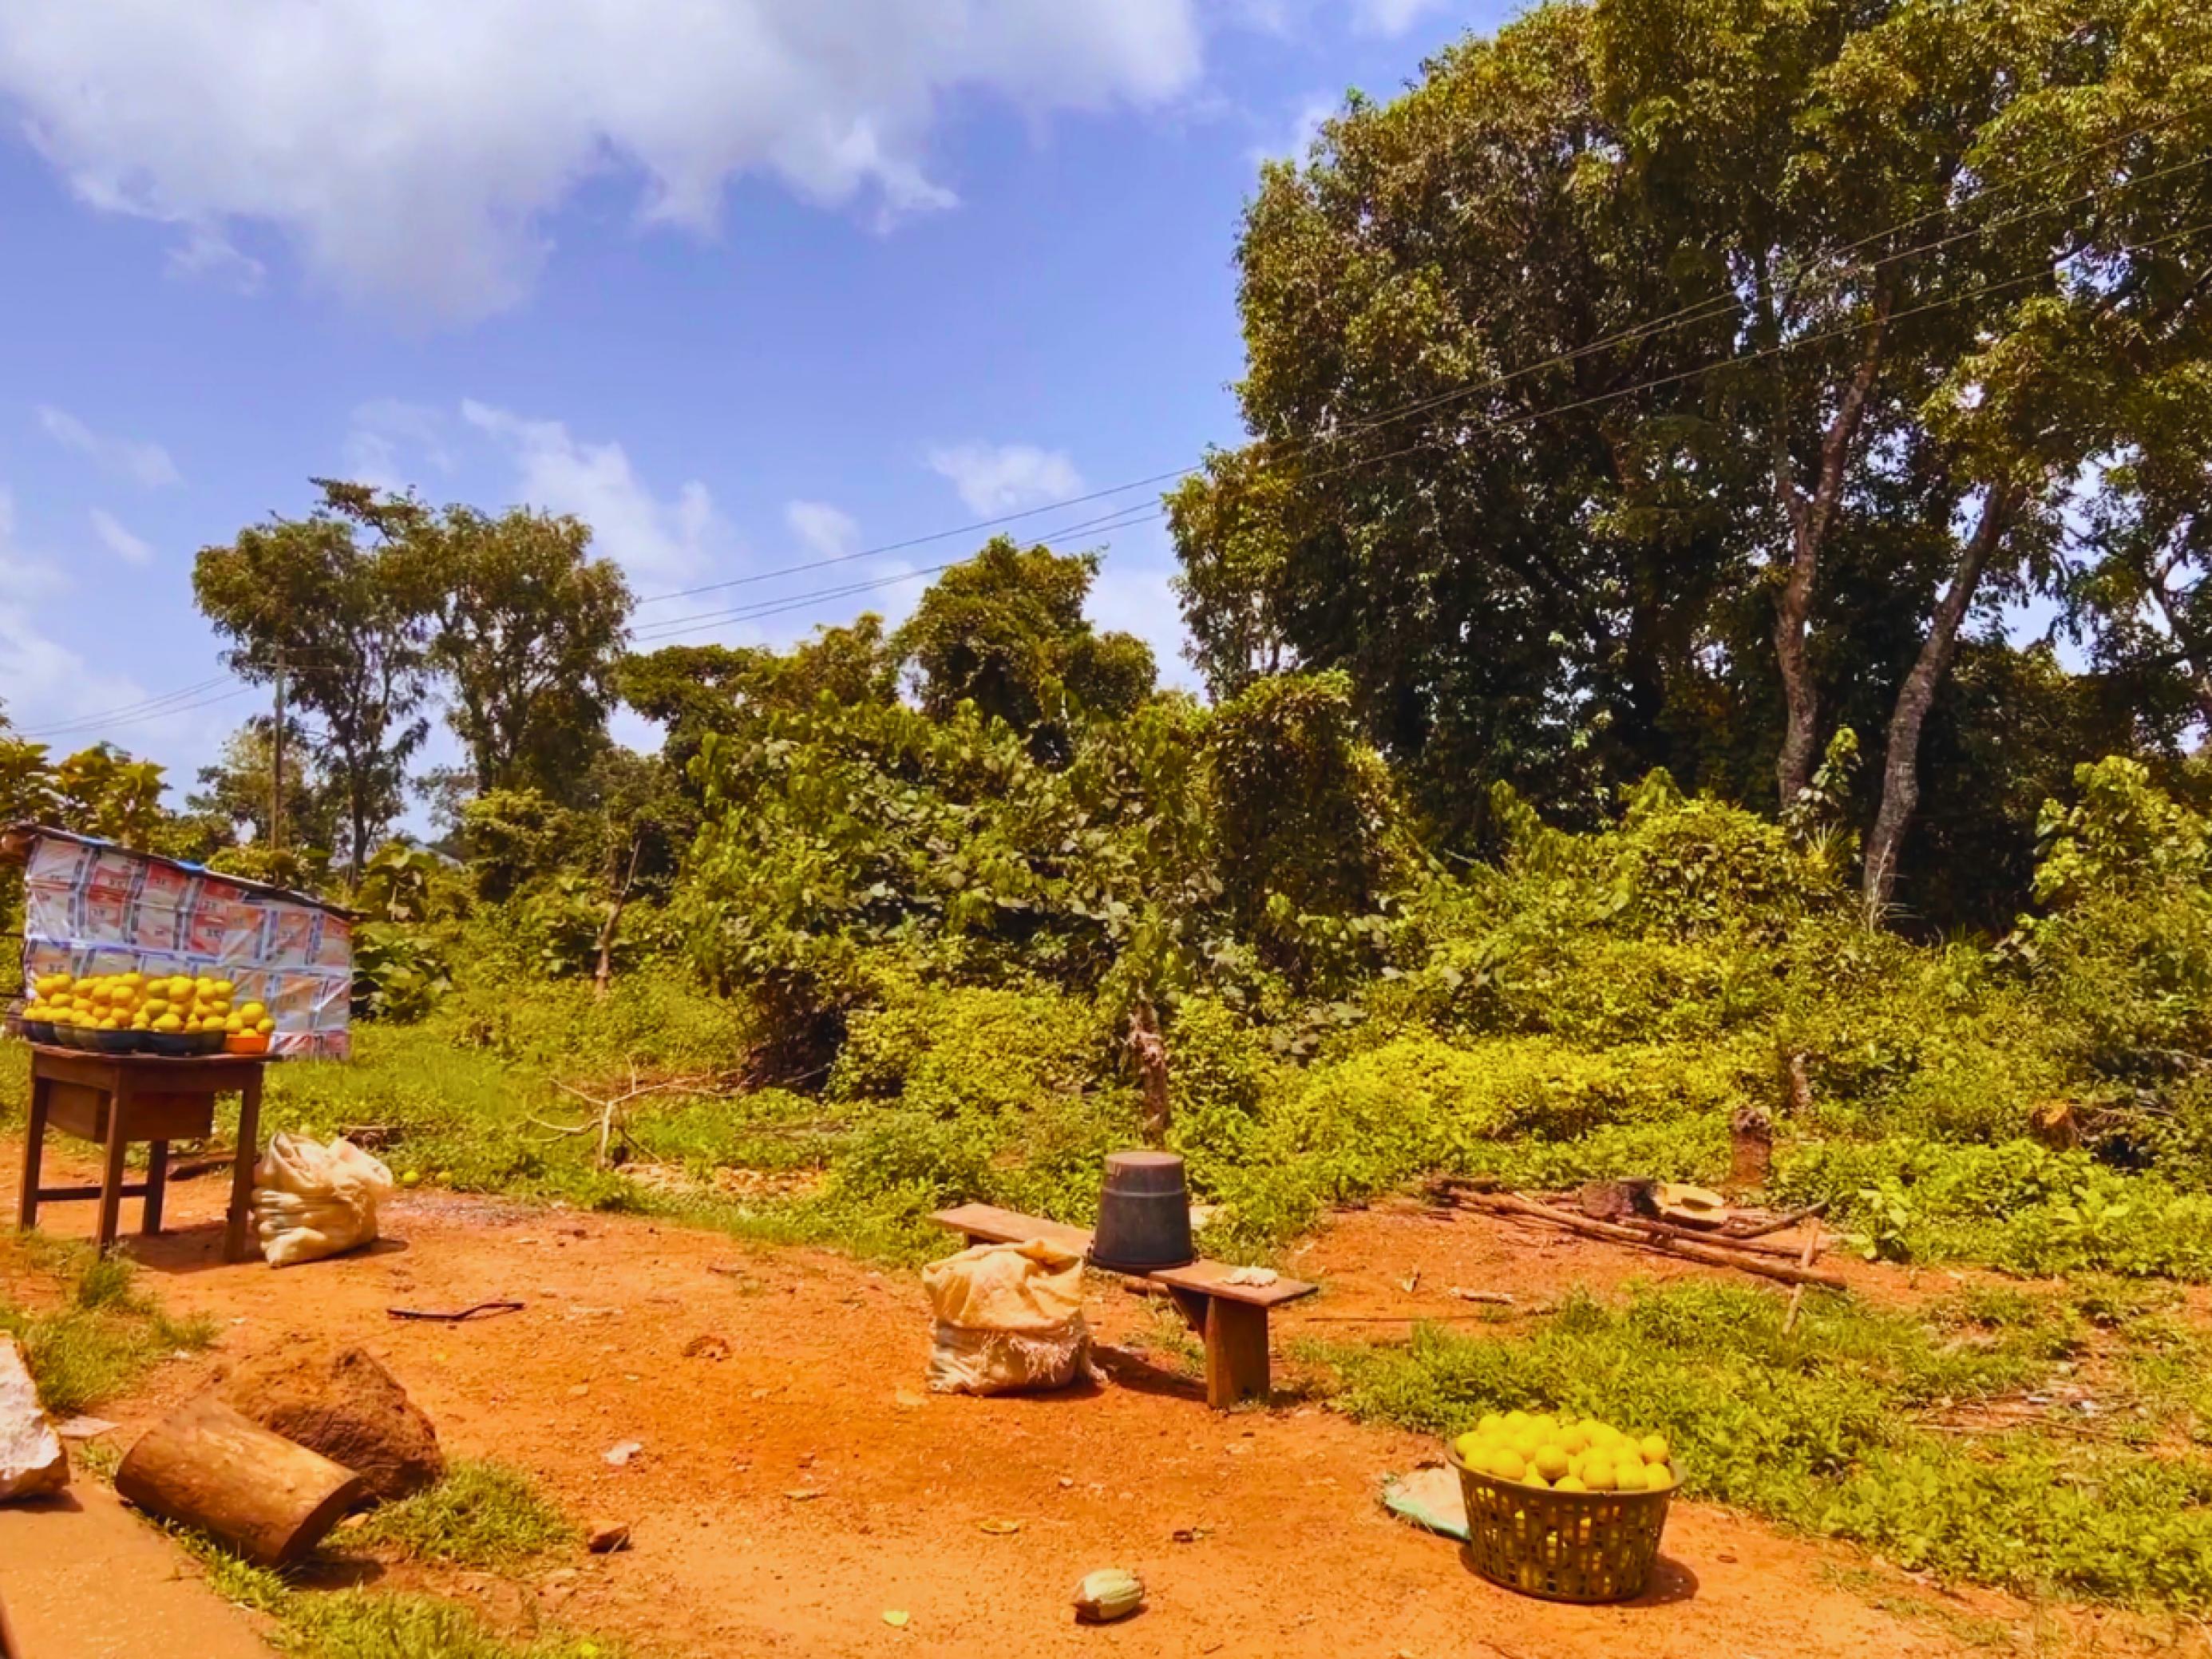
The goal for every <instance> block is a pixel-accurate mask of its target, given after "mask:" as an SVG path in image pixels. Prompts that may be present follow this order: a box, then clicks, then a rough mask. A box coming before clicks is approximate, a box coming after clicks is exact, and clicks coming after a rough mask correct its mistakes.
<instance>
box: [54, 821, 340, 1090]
mask: <svg viewBox="0 0 2212 1659" xmlns="http://www.w3.org/2000/svg"><path fill="white" fill-rule="evenodd" d="M57 969H64V970H66V971H68V972H70V973H71V974H75V975H80V976H82V975H87V974H121V973H128V972H130V971H131V969H137V970H138V971H139V972H141V973H143V974H146V975H156V974H190V975H193V976H195V977H197V976H198V975H203V974H204V975H209V976H210V977H212V978H216V979H227V980H229V981H231V982H232V983H233V984H234V985H235V986H236V987H238V988H237V992H236V995H235V999H234V1004H233V1006H237V1005H238V1004H240V1003H246V1002H262V1003H266V1004H267V1005H268V1007H269V1012H270V1015H271V1017H272V1018H275V1020H276V1032H275V1034H274V1035H273V1036H271V1037H270V1040H269V1043H270V1052H271V1053H272V1054H283V1055H291V1056H304V1055H314V1056H317V1057H319V1058H323V1059H331V1060H343V1059H344V1058H346V1057H347V1054H348V1053H349V1038H348V1036H347V1032H346V1016H347V1012H348V1009H349V1004H350V1001H351V998H352V994H353V925H352V922H351V921H350V920H349V918H348V917H347V916H346V915H345V914H344V913H343V912H342V911H339V910H337V909H335V908H331V907H330V906H327V905H324V904H319V903H318V902H315V901H314V900H313V899H310V898H307V897H305V896H301V895H299V894H295V893H286V892H283V891H282V890H278V889H276V888H273V887H264V886H261V885H259V884H255V883H250V882H240V881H236V880H234V879H232V878H229V877H227V876H221V875H217V874H216V873H214V872H211V871H207V870H203V869H200V868H199V867H198V866H194V865H188V864H179V863H175V862H173V861H171V860H167V859H161V858H154V857H150V856H149V855H148V854H143V853H134V852H131V850H130V849H128V848H122V847H118V846H115V845H114V844H113V843H112V842H101V841H93V840H89V839H85V838H81V837H78V836H67V835H58V834H55V833H53V832H52V831H47V830H41V831H40V832H39V833H38V834H37V836H36V837H35V839H33V842H32V843H31V848H30V856H29V860H28V863H27V866H26V870H25V875H24V920H23V970H24V982H25V983H26V984H28V983H29V982H30V981H32V980H33V979H34V978H35V977H36V976H37V975H40V974H51V973H53V972H55V971H56V970H57Z"/></svg>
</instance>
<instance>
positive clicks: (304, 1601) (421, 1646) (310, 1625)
mask: <svg viewBox="0 0 2212 1659" xmlns="http://www.w3.org/2000/svg"><path fill="white" fill-rule="evenodd" d="M277 1641H278V1643H279V1644H280V1645H281V1646H282V1647H283V1650H285V1651H286V1652H287V1653H290V1654H294V1655H296V1656H298V1659H621V1656H622V1655H623V1652H624V1651H625V1650H624V1649H623V1647H622V1646H621V1645H620V1644H617V1643H615V1642H612V1641H610V1640H608V1639H607V1638H604V1637H586V1636H577V1635H573V1634H570V1633H568V1632H561V1631H539V1632H537V1633H536V1634H534V1635H532V1636H527V1637H520V1636H515V1637H510V1636H505V1635H502V1634H501V1633H500V1632H497V1631H495V1630H493V1629H491V1628H490V1627H489V1626H487V1625H485V1624H484V1623H483V1620H480V1619H478V1618H477V1616H476V1615H475V1614H474V1613H471V1612H470V1611H469V1610H468V1609H467V1608H465V1607H460V1606H459V1605H457V1604H456V1603H454V1602H452V1601H440V1600H439V1599H437V1598H436V1597H435V1596H428V1595H392V1594H390V1593H387V1592H381V1591H375V1590H338V1591H336V1592H333V1593H331V1594H330V1595H309V1594H307V1593H304V1592H295V1593H294V1595H292V1596H291V1598H290V1599H289V1601H287V1602H286V1603H285V1607H284V1610H283V1630H282V1632H280V1634H279V1635H278V1637H277Z"/></svg>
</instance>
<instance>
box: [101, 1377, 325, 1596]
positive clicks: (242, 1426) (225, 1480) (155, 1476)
mask: <svg viewBox="0 0 2212 1659" xmlns="http://www.w3.org/2000/svg"><path fill="white" fill-rule="evenodd" d="M115 1490H116V1492H118V1494H119V1495H120V1496H122V1497H124V1498H127V1499H129V1500H130V1501H131V1503H133V1504H137V1506H138V1507H139V1508H140V1509H142V1510H145V1511H146V1512H147V1513H148V1514H149V1515H157V1516H161V1517H162V1518H163V1519H164V1520H169V1521H181V1522H184V1523H185V1525H187V1526H191V1527H197V1528H199V1529H200V1530H201V1531H202V1532H204V1533H206V1534H208V1535H209V1536H210V1537H212V1538H214V1539H216V1541H219V1542H221V1543H222V1544H224V1545H226V1546H228V1547H229V1548H231V1549H233V1550H234V1551H236V1552H237V1553H239V1554H240V1555H242V1556H244V1557H245V1558H246V1559H247V1560H249V1561H251V1562H252V1563H253V1564H254V1565H257V1566H263V1567H282V1566H289V1565H290V1564H291V1563H293V1562H295V1561H296V1560H298V1559H300V1558H301V1556H303V1555H305V1554H306V1553H307V1552H308V1551H309V1550H312V1549H313V1548H314V1547H315V1546H316V1545H317V1544H318V1543H319V1542H320V1541H322V1537H323V1534H325V1533H327V1532H328V1531H329V1530H330V1529H331V1528H332V1527H334V1526H336V1525H337V1521H338V1517H339V1516H342V1515H343V1514H344V1513H345V1512H346V1511H347V1510H349V1509H350V1508H352V1507H353V1505H354V1504H355V1503H356V1502H357V1501H358V1500H359V1499H360V1497H361V1491H362V1482H361V1477H360V1476H359V1475H357V1474H355V1473H354V1472H353V1471H352V1470H351V1469H349V1468H345V1467H344V1466H343V1464H338V1463H333V1462H331V1460H330V1459H329V1458H327V1457H325V1456H324V1455H322V1454H321V1453H319V1452H312V1451H309V1450H308V1449H307V1448H306V1447H305V1446H301V1445H298V1444H295V1443H294V1442H292V1441H289V1440H287V1439H286V1438H285V1437H283V1435H281V1434H272V1433H270V1431H268V1430H267V1429H264V1428H263V1427H262V1426H261V1425H259V1424H258V1423H255V1422H253V1421H252V1419H248V1418H246V1417H244V1416H241V1415H240V1413H237V1412H235V1411H233V1410H232V1409H231V1408H230V1407H228V1406H226V1405H224V1404H223V1403H222V1401H220V1400H219V1399H217V1398H216V1396H215V1395H212V1394H204V1395H199V1396H198V1397H197V1398H196V1399H194V1400H191V1401H188V1402H187V1403H186V1404H185V1405H184V1406H183V1407H180V1408H179V1410H178V1411H177V1412H176V1413H173V1415H172V1416H170V1417H168V1418H167V1419H164V1420H163V1421H162V1422H161V1423H159V1424H156V1425H155V1426H154V1427H153V1428H150V1429H149V1430H148V1431H146V1432H145V1433H144V1434H143V1435H141V1436H140V1437H138V1443H137V1445H135V1446H133V1447H131V1454H130V1455H129V1456H127V1457H125V1459H124V1460H123V1467H122V1468H119V1469H118V1470H116V1472H115Z"/></svg>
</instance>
